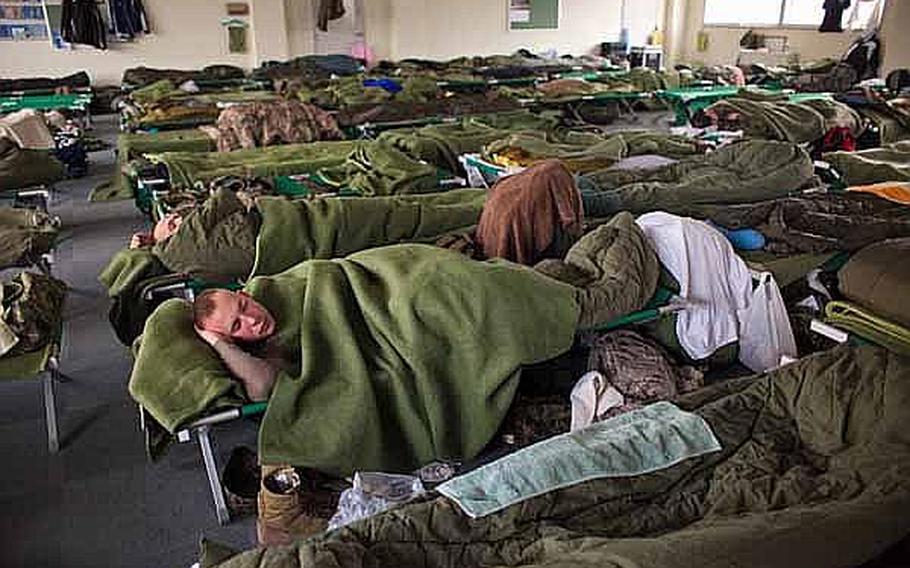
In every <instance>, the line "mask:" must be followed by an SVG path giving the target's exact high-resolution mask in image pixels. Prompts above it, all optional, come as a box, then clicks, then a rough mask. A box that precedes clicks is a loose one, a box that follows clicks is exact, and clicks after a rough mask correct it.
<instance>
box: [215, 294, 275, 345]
mask: <svg viewBox="0 0 910 568" xmlns="http://www.w3.org/2000/svg"><path fill="white" fill-rule="evenodd" d="M212 301H213V302H214V304H215V310H214V312H213V313H212V315H211V316H209V317H208V318H206V320H205V322H204V324H203V327H204V328H205V329H207V330H209V331H214V332H215V333H220V334H221V335H224V336H226V337H229V338H231V339H232V340H234V341H240V342H247V343H248V342H255V341H261V340H263V339H266V338H267V337H269V336H270V335H272V334H273V333H275V318H274V317H272V314H270V313H269V311H268V310H267V309H266V308H265V307H264V306H263V305H262V304H260V303H259V302H257V301H256V300H254V299H253V298H251V297H250V296H249V295H247V294H246V293H244V292H229V291H226V290H225V291H219V292H216V293H214V294H213V297H212Z"/></svg>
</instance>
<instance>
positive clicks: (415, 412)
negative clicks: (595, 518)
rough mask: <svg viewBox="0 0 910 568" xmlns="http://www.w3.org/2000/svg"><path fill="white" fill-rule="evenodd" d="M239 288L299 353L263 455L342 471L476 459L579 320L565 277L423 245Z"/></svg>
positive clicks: (281, 382)
mask: <svg viewBox="0 0 910 568" xmlns="http://www.w3.org/2000/svg"><path fill="white" fill-rule="evenodd" d="M246 290H247V291H248V292H249V293H250V294H251V295H252V296H253V297H254V298H256V299H257V300H258V301H260V302H261V303H263V304H264V305H265V306H266V307H267V308H268V309H269V311H271V312H272V313H273V314H277V315H278V316H279V329H280V331H279V334H278V336H277V341H278V344H279V345H280V346H281V348H283V350H284V351H285V352H288V353H297V354H298V356H299V359H298V364H299V369H300V371H299V375H298V376H291V375H289V374H286V373H282V374H280V375H279V379H278V382H277V384H276V386H275V390H274V392H273V394H272V397H271V399H270V401H269V407H268V410H267V412H266V414H265V417H264V419H263V422H262V427H261V430H260V438H259V452H260V459H261V460H262V462H263V463H271V464H281V463H291V464H294V465H300V466H307V467H313V468H316V469H320V470H324V471H327V472H331V473H337V474H345V475H348V474H350V473H351V472H353V471H354V470H358V469H359V470H370V469H372V470H381V471H406V470H409V469H411V468H414V467H417V466H419V465H420V464H423V463H426V462H429V461H432V460H434V459H438V458H454V459H466V458H470V457H472V456H473V455H474V454H476V453H477V452H478V451H479V450H480V449H481V448H482V447H483V446H484V445H485V444H486V443H487V442H488V441H489V439H490V437H491V436H492V435H493V433H494V432H495V430H496V428H497V427H498V426H499V423H500V421H501V420H502V417H503V416H504V414H505V412H506V410H507V409H508V407H509V405H510V404H511V401H512V397H513V395H514V393H515V388H516V387H517V380H518V375H519V370H520V367H521V365H524V364H531V363H534V362H539V361H542V360H545V359H548V358H551V357H554V356H556V355H558V354H560V353H562V352H563V351H565V350H567V349H568V348H569V347H570V346H571V344H572V340H573V336H574V330H575V325H576V323H577V321H578V307H577V304H576V303H575V299H574V297H573V293H572V289H571V288H570V287H569V286H566V285H564V284H561V283H559V282H557V281H554V280H551V279H549V278H546V277H544V276H542V275H540V274H538V273H536V272H535V271H533V270H531V269H529V268H526V267H522V266H519V265H514V264H509V263H504V262H486V263H482V262H476V261H473V260H469V259H466V258H464V257H463V256H461V255H459V254H457V253H453V252H449V251H444V250H440V249H438V248H435V247H430V246H424V245H398V246H392V247H384V248H380V249H372V250H368V251H365V252H361V253H357V254H354V255H351V256H349V257H348V258H346V259H343V260H334V261H309V262H305V263H302V264H300V265H298V266H296V267H294V268H291V269H289V270H288V271H286V272H283V273H281V274H279V275H276V276H273V277H260V278H256V279H254V280H252V281H251V283H250V284H249V285H248V286H247V287H246ZM541 329H546V330H547V332H546V333H540V332H539V331H540V330H541ZM483 338H487V339H489V338H496V340H495V341H488V340H487V339H483ZM329 425H330V426H329Z"/></svg>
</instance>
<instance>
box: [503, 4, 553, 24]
mask: <svg viewBox="0 0 910 568" xmlns="http://www.w3.org/2000/svg"><path fill="white" fill-rule="evenodd" d="M508 3H509V4H508V6H509V29H510V30H555V29H557V28H558V27H559V0H508Z"/></svg>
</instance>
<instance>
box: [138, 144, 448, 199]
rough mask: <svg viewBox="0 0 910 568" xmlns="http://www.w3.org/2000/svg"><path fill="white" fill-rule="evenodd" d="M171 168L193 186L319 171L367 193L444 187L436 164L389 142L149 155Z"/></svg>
mask: <svg viewBox="0 0 910 568" xmlns="http://www.w3.org/2000/svg"><path fill="white" fill-rule="evenodd" d="M149 159H151V160H152V161H154V162H160V163H163V164H165V165H166V166H167V168H168V173H169V175H170V180H171V184H172V185H173V186H174V187H178V188H180V187H183V188H186V187H192V186H194V185H195V184H197V183H205V182H207V181H209V180H211V179H213V178H216V177H220V176H225V175H234V176H248V177H274V176H287V175H298V174H318V175H319V176H320V177H321V178H322V179H323V180H325V181H326V182H327V183H329V184H331V185H334V186H337V187H339V188H343V189H348V190H352V191H356V192H359V193H361V194H363V195H398V194H404V193H426V192H431V191H435V190H436V189H437V188H438V185H439V180H438V177H437V170H436V168H435V167H433V166H430V165H428V164H425V163H421V162H418V161H416V160H414V159H412V158H409V157H408V156H406V155H405V154H403V153H401V152H400V151H399V150H396V149H395V148H393V147H391V146H388V145H386V144H383V143H380V142H376V141H372V140H361V141H355V142H347V141H339V142H312V143H308V144H289V145H286V146H272V147H266V148H254V149H250V150H238V151H236V152H224V153H221V152H200V153H188V152H165V153H162V154H153V155H150V156H149Z"/></svg>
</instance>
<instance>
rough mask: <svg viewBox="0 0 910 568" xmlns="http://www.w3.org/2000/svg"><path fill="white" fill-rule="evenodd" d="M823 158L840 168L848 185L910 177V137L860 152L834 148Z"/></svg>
mask: <svg viewBox="0 0 910 568" xmlns="http://www.w3.org/2000/svg"><path fill="white" fill-rule="evenodd" d="M822 158H823V159H824V160H825V161H827V162H830V163H831V164H832V165H833V166H834V167H835V168H837V171H839V172H840V173H841V175H842V176H843V177H844V183H846V184H847V185H866V184H873V183H881V182H886V181H910V141H906V140H905V141H903V142H895V143H894V144H888V145H886V146H882V147H881V148H872V149H870V150H862V151H860V152H830V153H828V154H824V155H823V156H822Z"/></svg>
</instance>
